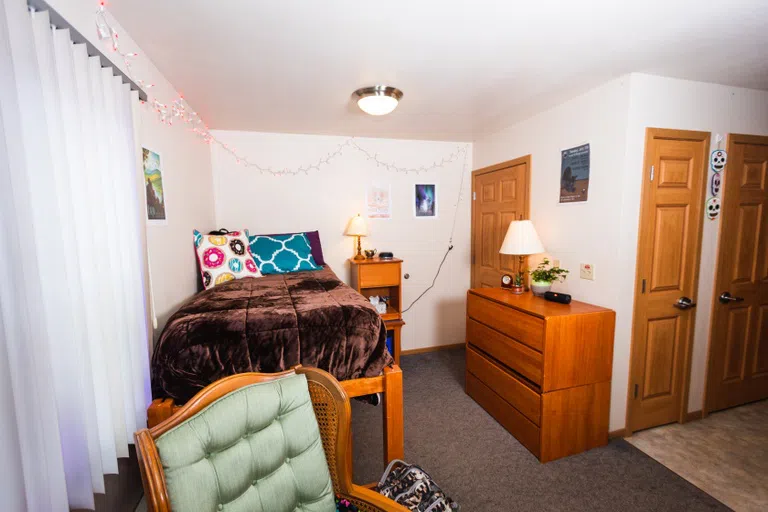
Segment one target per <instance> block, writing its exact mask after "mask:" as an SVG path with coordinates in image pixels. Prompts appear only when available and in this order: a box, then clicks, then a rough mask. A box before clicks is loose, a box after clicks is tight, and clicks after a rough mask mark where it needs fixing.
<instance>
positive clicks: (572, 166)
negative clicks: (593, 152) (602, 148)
mask: <svg viewBox="0 0 768 512" xmlns="http://www.w3.org/2000/svg"><path fill="white" fill-rule="evenodd" d="M588 193H589V144H583V145H581V146H577V147H575V148H570V149H565V150H563V151H562V163H561V165H560V202H561V203H579V202H584V201H586V200H587V196H588Z"/></svg>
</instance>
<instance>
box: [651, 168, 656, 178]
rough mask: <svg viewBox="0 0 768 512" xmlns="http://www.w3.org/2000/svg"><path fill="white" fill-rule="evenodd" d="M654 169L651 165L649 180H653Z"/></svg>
mask: <svg viewBox="0 0 768 512" xmlns="http://www.w3.org/2000/svg"><path fill="white" fill-rule="evenodd" d="M655 170H656V168H655V167H654V166H651V181H653V172H654V171H655Z"/></svg>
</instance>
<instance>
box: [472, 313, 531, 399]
mask: <svg viewBox="0 0 768 512" xmlns="http://www.w3.org/2000/svg"><path fill="white" fill-rule="evenodd" d="M467 342H469V343H470V344H471V345H473V346H475V347H477V348H479V349H480V350H482V351H483V352H485V353H486V354H488V355H490V356H491V357H493V358H494V359H496V360H497V361H499V362H500V363H502V364H504V365H506V366H509V367H510V368H512V369H513V370H515V371H516V372H517V373H519V374H520V375H522V376H523V377H525V378H526V379H529V380H530V381H531V382H533V383H535V384H538V385H539V386H541V376H542V372H543V366H544V362H543V359H544V356H543V355H542V353H541V352H537V351H535V350H533V349H532V348H529V347H527V346H525V345H523V344H522V343H520V342H519V341H517V340H514V339H512V338H510V337H509V336H504V335H503V334H501V333H500V332H499V331H494V330H493V329H491V328H490V327H488V326H486V325H484V324H481V323H480V322H478V321H477V320H472V319H471V318H467Z"/></svg>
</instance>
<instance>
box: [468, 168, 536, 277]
mask: <svg viewBox="0 0 768 512" xmlns="http://www.w3.org/2000/svg"><path fill="white" fill-rule="evenodd" d="M520 164H526V166H525V184H526V189H527V190H526V194H525V201H524V202H523V204H524V205H525V206H524V210H525V218H526V219H530V218H531V155H525V156H521V157H518V158H513V159H512V160H507V161H506V162H501V163H498V164H494V165H489V166H488V167H482V168H480V169H476V170H474V171H472V213H471V217H470V220H469V231H470V247H471V251H470V263H469V287H470V288H472V284H473V283H474V282H475V256H476V255H475V216H476V213H475V202H476V198H477V196H476V195H475V194H476V193H477V191H476V189H475V178H476V177H477V176H480V175H482V174H488V173H491V172H495V171H501V170H503V169H507V168H508V167H514V166H516V165H520ZM527 261H528V257H527V256H526V262H527Z"/></svg>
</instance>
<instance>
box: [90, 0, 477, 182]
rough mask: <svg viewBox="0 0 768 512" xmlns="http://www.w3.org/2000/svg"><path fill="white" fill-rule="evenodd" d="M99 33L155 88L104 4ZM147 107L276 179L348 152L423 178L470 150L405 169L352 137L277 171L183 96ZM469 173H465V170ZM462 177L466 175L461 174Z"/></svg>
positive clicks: (459, 148)
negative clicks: (244, 150)
mask: <svg viewBox="0 0 768 512" xmlns="http://www.w3.org/2000/svg"><path fill="white" fill-rule="evenodd" d="M96 31H97V33H98V36H99V39H100V40H102V41H108V42H109V45H110V48H111V50H112V52H113V53H114V54H116V55H118V56H119V57H120V58H121V59H122V60H123V66H124V69H125V72H126V74H127V75H128V76H129V77H130V78H131V79H132V80H133V81H134V82H136V84H138V85H139V86H140V87H142V88H143V89H145V90H147V93H148V94H149V90H150V89H152V88H153V87H155V84H154V83H152V82H149V81H146V80H143V79H140V78H138V77H136V76H135V75H134V72H133V67H132V63H133V60H134V59H135V58H136V57H138V56H139V54H138V53H136V52H125V51H123V50H122V49H121V47H120V35H119V33H118V31H117V29H116V28H115V24H114V23H112V22H110V19H109V13H108V11H107V8H106V5H105V0H101V1H100V2H99V8H98V10H97V11H96ZM146 104H147V105H148V106H149V107H151V108H152V109H154V111H155V112H156V113H157V116H158V119H159V120H160V122H161V123H163V124H167V125H169V126H170V125H173V124H174V122H182V123H185V124H186V125H188V126H189V129H190V130H191V131H192V132H193V133H194V134H195V135H197V136H198V137H199V138H200V139H201V140H202V141H203V142H205V143H206V144H210V145H214V144H215V145H217V146H218V147H220V148H221V149H222V150H223V151H224V152H226V153H228V154H229V155H231V156H232V158H233V159H234V160H235V162H236V163H237V165H241V166H243V167H246V168H252V169H256V170H258V171H259V173H261V174H271V175H273V176H295V175H299V174H309V172H310V171H319V170H320V169H321V168H322V167H323V166H326V165H328V164H330V163H331V162H332V161H333V160H335V159H336V158H338V157H340V156H341V155H342V154H343V153H344V152H345V151H346V150H352V151H356V152H358V153H361V154H362V155H364V156H365V158H366V159H367V160H370V161H373V162H374V163H375V164H376V166H377V167H380V168H384V169H385V170H387V171H391V172H398V173H404V174H410V173H414V174H420V173H422V172H428V171H432V170H435V169H439V168H442V167H445V166H447V165H449V164H451V163H453V162H456V161H458V160H459V159H460V158H461V157H462V155H463V156H464V167H466V165H467V164H466V161H467V159H466V155H467V152H468V149H469V146H468V145H463V146H457V147H456V149H455V150H454V151H452V152H451V153H450V154H448V155H447V156H444V157H442V158H440V160H435V161H434V162H432V164H431V165H422V166H419V167H406V166H401V165H397V164H396V163H394V162H390V161H387V160H386V159H383V158H381V157H380V156H379V154H378V153H375V152H371V151H369V150H367V149H365V148H363V147H362V146H360V145H359V144H358V141H357V139H356V138H355V137H349V138H348V139H346V140H345V141H344V142H342V143H341V144H338V145H337V146H336V149H334V150H333V151H331V152H329V153H327V154H326V155H324V156H323V157H321V158H319V159H318V160H316V161H314V162H313V163H311V164H305V165H300V166H298V167H282V168H275V167H271V166H265V165H261V164H259V163H257V162H254V161H252V160H250V159H249V158H248V157H246V156H243V155H242V154H241V153H240V152H239V151H238V150H237V149H236V148H235V147H233V146H231V145H229V144H227V143H225V142H222V141H221V140H219V139H217V138H216V137H215V136H214V135H213V134H212V133H211V131H210V129H209V128H208V125H207V124H206V123H205V122H204V121H203V119H202V117H200V115H199V114H198V113H197V112H196V111H195V110H194V109H192V108H191V107H190V105H189V104H188V103H187V101H186V100H185V99H184V97H183V96H179V97H178V98H176V99H175V100H173V101H171V102H170V104H169V103H164V102H162V101H160V100H159V99H157V98H156V97H152V96H150V97H149V100H148V101H147V102H146ZM464 170H466V169H464ZM462 176H463V172H462Z"/></svg>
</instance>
